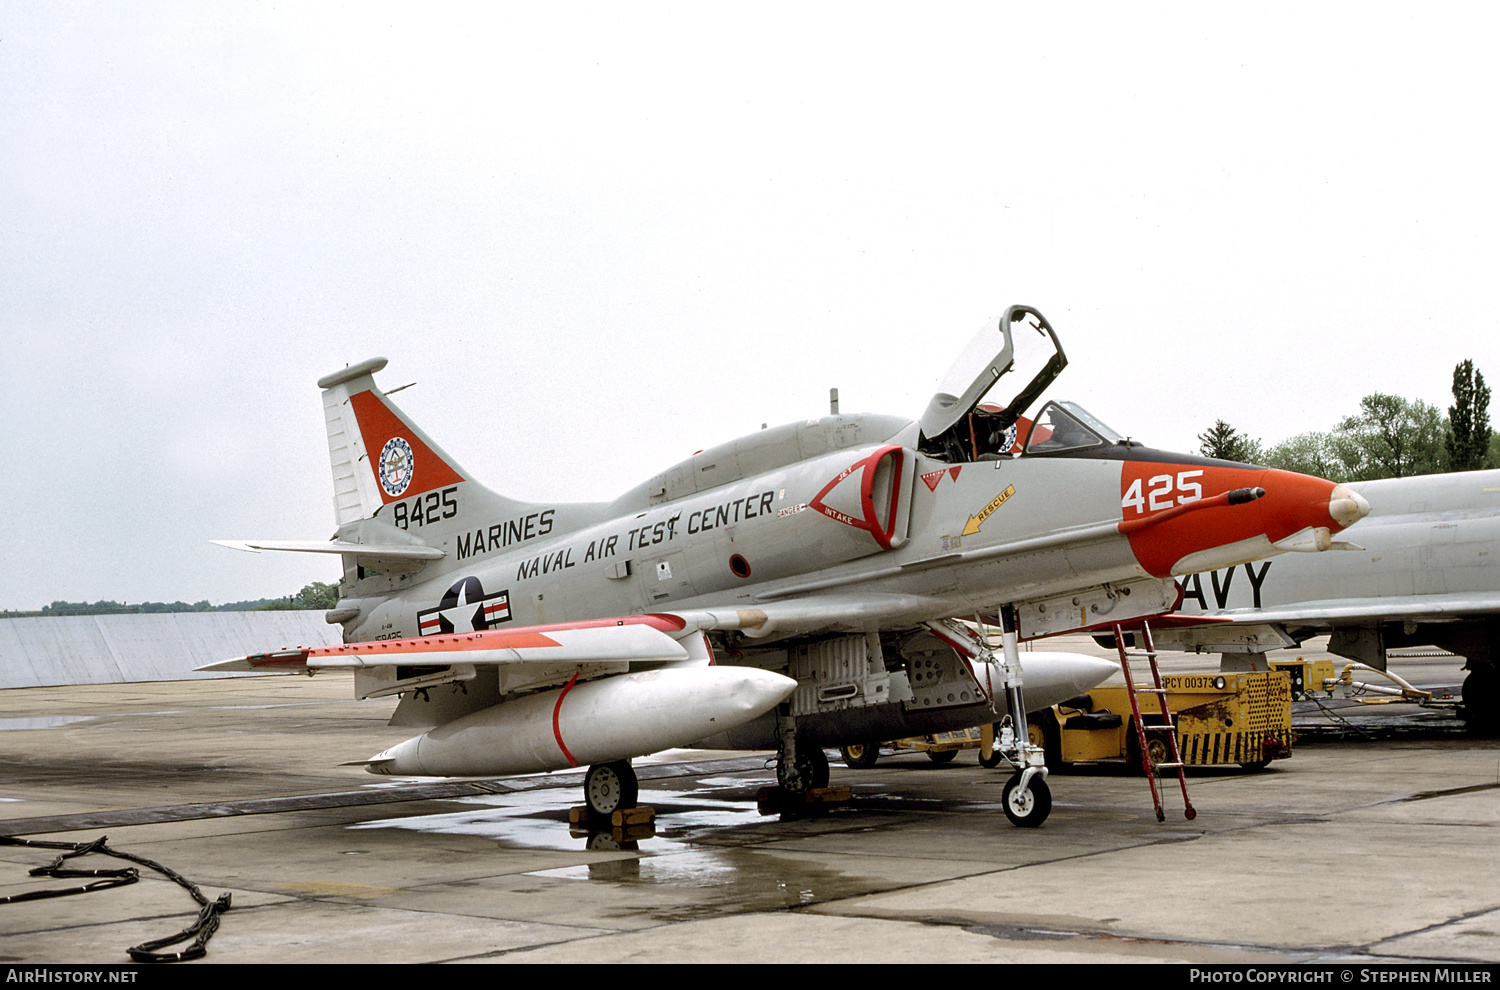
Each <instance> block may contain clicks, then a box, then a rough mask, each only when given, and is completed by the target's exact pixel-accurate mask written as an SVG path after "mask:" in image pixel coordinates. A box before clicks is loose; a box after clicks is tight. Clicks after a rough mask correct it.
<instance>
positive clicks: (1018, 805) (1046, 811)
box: [1000, 772, 1052, 828]
mask: <svg viewBox="0 0 1500 990" xmlns="http://www.w3.org/2000/svg"><path fill="white" fill-rule="evenodd" d="M1024 776H1025V775H1024V772H1020V773H1017V774H1016V775H1015V776H1013V777H1011V778H1010V780H1008V781H1007V782H1006V784H1005V790H1003V791H1001V793H1000V801H1001V803H1002V804H1003V805H1004V806H1005V817H1006V818H1009V819H1010V823H1011V824H1012V825H1014V826H1016V827H1017V828H1036V827H1037V826H1038V825H1040V824H1041V823H1042V822H1044V821H1046V820H1047V816H1048V815H1050V814H1052V789H1051V788H1049V787H1048V786H1047V778H1046V777H1042V776H1033V777H1032V778H1031V780H1030V781H1024V780H1023V778H1024Z"/></svg>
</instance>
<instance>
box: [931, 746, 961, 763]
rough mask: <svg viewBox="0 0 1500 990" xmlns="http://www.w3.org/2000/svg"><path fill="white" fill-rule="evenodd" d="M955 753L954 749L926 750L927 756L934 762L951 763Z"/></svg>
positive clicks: (956, 753)
mask: <svg viewBox="0 0 1500 990" xmlns="http://www.w3.org/2000/svg"><path fill="white" fill-rule="evenodd" d="M957 755H958V750H956V749H929V750H928V751H927V758H928V759H929V760H931V761H932V762H934V763H952V762H953V758H954V757H955V756H957Z"/></svg>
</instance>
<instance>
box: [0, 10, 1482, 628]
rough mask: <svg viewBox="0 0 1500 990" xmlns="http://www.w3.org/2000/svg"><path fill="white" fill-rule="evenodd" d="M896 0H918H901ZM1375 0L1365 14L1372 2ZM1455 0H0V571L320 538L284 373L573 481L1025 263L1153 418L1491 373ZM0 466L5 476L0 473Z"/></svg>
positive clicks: (850, 372) (1264, 429)
mask: <svg viewBox="0 0 1500 990" xmlns="http://www.w3.org/2000/svg"><path fill="white" fill-rule="evenodd" d="M934 8H936V12H934ZM1403 11H1404V12H1403ZM1495 27H1496V25H1495V23H1494V15H1493V14H1492V13H1491V9H1490V8H1487V7H1484V6H1480V5H1477V4H1476V5H1464V4H1449V5H1440V6H1433V5H1422V7H1421V10H1420V13H1418V11H1417V6H1416V5H1410V6H1409V7H1406V8H1398V7H1396V6H1395V5H1369V4H1302V3H1298V4H1287V5H1270V4H1256V5H1250V4H1238V5H1227V4H1213V5H1210V4H1201V3H1193V4H1182V5H1142V4H1104V3H1099V4H1034V3H1028V4H996V3H985V4H974V5H966V4H945V5H931V4H924V5H920V6H919V5H916V4H910V5H896V4H871V3H858V4H855V3H848V4H843V3H836V4H835V3H829V4H808V3H789V4H776V3H759V4H754V5H738V6H733V7H731V6H730V5H726V4H706V3H701V2H696V3H682V4H645V3H632V4H589V3H572V4H566V5H563V4H537V3H525V4H493V3H491V4H483V5H475V6H468V5H434V4H421V5H417V4H402V5H393V6H381V5H378V4H373V3H368V2H360V3H349V4H316V3H308V2H301V0H299V2H297V3H283V4H276V5H271V4H257V3H232V4H231V3H205V2H192V3H182V4H166V3H149V2H137V0H132V2H130V3H100V4H94V3H61V2H46V3H39V2H34V0H0V124H3V134H4V138H3V140H0V416H3V423H4V427H5V431H4V436H5V438H6V442H7V447H8V453H7V456H6V457H5V459H4V463H6V464H7V465H8V466H9V468H10V470H9V471H7V477H8V478H9V480H10V482H11V483H10V484H9V485H8V486H7V487H8V489H9V490H10V491H11V493H12V494H11V495H10V496H9V497H8V498H7V499H6V504H7V505H8V508H9V511H8V512H7V513H6V514H5V515H6V518H7V523H8V525H7V526H6V532H5V537H4V538H3V540H0V546H3V547H4V550H3V551H0V556H3V561H4V566H3V567H0V608H11V609H26V608H38V607H40V606H42V605H44V604H46V603H48V602H50V601H52V600H54V599H67V600H94V599H99V598H115V599H119V600H125V601H130V602H136V601H141V600H167V601H171V600H174V599H185V600H189V601H196V600H199V599H204V598H207V599H209V600H211V601H214V602H222V601H230V600H236V599H242V598H256V597H262V596H272V595H283V594H289V593H292V592H295V591H296V590H297V589H298V588H300V587H301V586H302V585H303V584H305V583H307V582H308V581H313V580H322V581H334V580H336V579H337V578H338V575H339V571H338V565H337V563H336V561H335V560H331V559H328V558H324V557H321V556H312V555H298V554H261V555H251V554H243V553H236V552H235V551H232V550H227V549H224V548H222V547H217V546H213V545H211V544H210V543H209V542H208V541H209V540H210V539H215V538H226V539H245V538H282V539H314V538H324V537H327V536H329V535H330V534H331V533H332V531H333V528H334V523H333V513H332V508H331V492H332V487H331V482H330V480H329V468H328V459H327V447H326V439H325V436H324V432H323V425H322V417H321V408H320V405H319V400H318V391H317V388H316V385H315V384H314V383H315V381H316V379H317V378H318V377H319V376H321V375H323V374H326V373H328V372H330V371H333V370H335V369H337V368H339V367H341V366H343V365H344V364H347V363H350V362H354V361H358V360H361V359H363V358H366V357H370V356H373V355H377V354H378V355H384V356H386V357H388V358H389V359H390V366H389V367H388V368H387V369H386V371H384V372H382V373H381V375H380V376H379V381H380V383H381V385H382V386H383V387H385V388H387V389H391V388H394V387H396V386H398V385H403V384H406V383H408V382H416V383H417V384H416V386H415V387H413V388H410V389H408V390H406V391H404V392H402V393H401V394H400V395H399V396H398V397H397V401H399V403H400V404H401V406H402V407H403V408H404V409H405V410H406V411H407V412H408V413H409V414H411V415H412V416H414V417H415V418H416V420H417V421H418V422H419V423H420V424H421V425H422V426H423V427H424V428H425V429H426V430H427V431H428V432H429V433H431V434H432V435H433V436H434V438H435V439H437V440H438V442H440V443H441V444H443V445H444V446H445V447H446V448H447V449H448V450H449V452H450V453H451V454H453V455H454V456H455V458H456V459H458V460H459V461H460V463H462V464H463V465H464V466H465V467H467V468H469V469H470V470H471V471H473V472H474V473H475V474H476V475H477V476H478V477H479V478H480V479H481V480H483V481H484V482H485V483H487V484H488V485H489V486H490V487H493V488H495V489H497V490H499V491H502V492H504V493H506V494H510V495H514V496H517V497H521V498H527V499H538V500H565V499H581V500H596V499H608V498H613V497H614V496H616V495H618V494H619V493H621V492H623V491H624V490H625V489H627V488H629V487H631V486H633V485H635V484H636V483H638V482H639V481H641V480H644V478H645V477H646V476H647V475H649V474H652V473H655V472H657V471H659V470H661V469H663V468H665V467H667V466H668V465H670V464H672V463H674V462H675V461H677V460H680V459H681V458H683V457H686V456H688V455H690V454H691V453H692V452H693V451H695V450H698V449H700V448H703V447H707V446H710V445H713V444H716V443H721V442H724V441H727V440H730V439H733V438H734V437H736V436H738V435H741V434H743V433H747V432H750V431H752V430H756V429H758V428H759V427H760V425H761V424H762V423H764V422H769V423H772V424H775V423H781V422H788V421H791V420H795V419H803V418H809V417H813V416H817V415H822V414H824V413H826V411H827V406H828V395H827V393H828V388H829V387H830V386H837V387H838V388H839V390H840V394H841V399H842V407H843V410H844V411H845V412H852V411H874V412H888V413H901V414H905V415H909V416H912V417H915V416H917V415H918V414H920V412H921V411H922V409H923V407H924V406H925V404H926V401H927V398H928V396H929V395H930V394H931V392H932V390H933V385H934V383H935V382H936V380H937V379H938V378H939V377H940V376H942V374H943V373H944V372H945V371H946V370H947V368H948V366H949V364H950V363H951V362H952V360H953V358H954V357H955V356H956V354H957V353H958V351H959V350H961V349H962V347H963V346H964V344H965V343H966V342H967V341H968V339H969V337H970V336H971V335H972V334H973V332H974V331H975V330H976V329H977V328H978V327H979V325H980V324H981V322H982V321H983V320H984V319H985V318H986V317H988V316H990V315H993V314H998V313H999V312H1001V311H1002V310H1003V309H1004V307H1005V306H1006V305H1008V304H1010V303H1013V302H1025V303H1029V304H1031V305H1034V306H1036V307H1038V308H1039V309H1041V310H1042V311H1043V312H1044V313H1046V314H1047V316H1048V318H1049V319H1050V320H1051V322H1052V323H1053V325H1054V326H1055V327H1056V328H1057V330H1058V333H1059V335H1060V336H1061V338H1062V341H1063V344H1064V346H1065V348H1066V349H1067V352H1068V355H1069V358H1070V360H1071V364H1070V367H1069V368H1068V370H1067V371H1066V372H1065V373H1064V375H1063V377H1062V378H1061V380H1060V381H1059V382H1058V383H1057V384H1056V385H1055V386H1054V387H1053V389H1052V391H1051V393H1050V394H1051V395H1052V397H1056V398H1071V399H1074V400H1076V401H1079V402H1082V403H1083V404H1084V405H1085V406H1086V407H1088V408H1090V409H1091V410H1092V411H1093V412H1094V413H1095V414H1096V415H1098V416H1099V417H1100V418H1101V419H1103V420H1104V421H1105V422H1107V423H1109V424H1110V425H1112V426H1114V427H1115V428H1116V429H1117V430H1120V431H1121V432H1123V433H1126V434H1129V435H1131V436H1133V437H1136V438H1138V439H1142V440H1145V441H1147V442H1149V443H1151V444H1153V445H1155V446H1160V447H1166V448H1171V449H1179V450H1191V449H1196V447H1197V443H1198V441H1197V434H1199V433H1201V432H1203V431H1204V430H1205V429H1207V428H1208V427H1209V426H1210V425H1212V423H1213V422H1214V420H1215V419H1216V418H1222V419H1225V420H1227V421H1228V422H1230V423H1231V424H1233V425H1234V426H1236V427H1237V428H1239V429H1241V430H1242V431H1244V432H1247V433H1249V434H1250V435H1252V436H1254V437H1258V438H1260V439H1263V440H1266V441H1271V442H1275V441H1279V440H1282V439H1285V438H1287V437H1289V436H1291V435H1293V434H1296V433H1300V432H1305V431H1307V430H1312V429H1318V430H1326V429H1329V428H1331V427H1332V426H1333V425H1334V424H1335V423H1336V422H1337V421H1338V419H1339V418H1341V417H1342V416H1344V415H1347V414H1349V413H1351V412H1353V411H1354V409H1355V407H1356V406H1357V403H1358V400H1359V398H1360V397H1361V396H1363V395H1365V394H1367V393H1370V392H1373V391H1386V392H1395V393H1397V394H1401V395H1404V396H1407V397H1409V398H1420V399H1423V400H1425V401H1427V402H1430V403H1433V404H1435V405H1439V406H1441V407H1444V408H1446V406H1447V405H1448V404H1449V403H1450V402H1451V397H1450V394H1449V386H1450V383H1451V375H1452V369H1453V366H1454V364H1455V363H1457V362H1458V361H1460V360H1462V359H1464V358H1472V359H1474V360H1475V362H1476V363H1477V364H1478V366H1479V368H1480V370H1481V371H1483V372H1485V373H1486V374H1487V375H1489V376H1490V377H1491V380H1492V381H1495V380H1500V344H1497V334H1496V329H1497V308H1496V303H1495V298H1494V297H1495V295H1496V289H1495V286H1496V274H1497V272H1500V193H1497V183H1500V155H1497V146H1496V138H1495V134H1496V129H1497V123H1496V122H1497V120H1500V114H1497V112H1496V107H1495V102H1496V94H1497V93H1500V79H1497V74H1500V69H1497V59H1496V58H1495V55H1494V50H1493V49H1494V38H1495V37H1496V31H1495ZM17 467H19V472H17V471H16V470H15V469H16V468H17Z"/></svg>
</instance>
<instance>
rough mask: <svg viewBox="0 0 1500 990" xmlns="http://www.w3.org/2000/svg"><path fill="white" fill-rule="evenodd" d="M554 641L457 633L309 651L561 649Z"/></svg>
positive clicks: (526, 634)
mask: <svg viewBox="0 0 1500 990" xmlns="http://www.w3.org/2000/svg"><path fill="white" fill-rule="evenodd" d="M561 645H562V644H561V643H559V642H558V641H557V640H555V639H553V638H552V637H550V636H544V635H542V634H541V633H535V632H513V633H511V632H503V633H496V632H483V633H460V634H457V635H453V636H423V637H420V638H417V639H388V640H385V641H383V642H376V643H348V644H345V645H344V646H320V647H318V648H316V649H313V650H311V651H309V652H310V653H311V655H313V656H319V657H337V656H350V655H356V654H358V655H366V656H370V655H373V656H380V655H381V654H391V653H448V652H453V653H457V652H462V651H465V650H529V649H539V648H544V647H548V646H561Z"/></svg>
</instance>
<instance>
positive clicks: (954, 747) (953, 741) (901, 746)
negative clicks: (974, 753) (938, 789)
mask: <svg viewBox="0 0 1500 990" xmlns="http://www.w3.org/2000/svg"><path fill="white" fill-rule="evenodd" d="M991 731H992V730H991V728H990V727H989V726H985V727H984V728H983V729H959V730H958V731H957V732H939V733H937V734H936V735H931V736H913V737H911V738H910V739H894V740H891V741H889V742H885V743H870V744H868V745H862V744H859V743H855V744H853V745H850V746H841V747H839V755H840V756H842V757H843V758H844V765H845V766H846V767H852V768H853V769H855V770H865V769H868V768H869V767H873V766H874V765H875V761H876V760H877V759H879V757H880V747H881V746H882V745H884V746H886V747H888V748H890V749H893V750H895V751H896V752H898V753H899V752H901V751H903V750H906V751H910V752H917V753H926V754H927V758H928V759H929V760H931V761H932V762H934V763H951V762H953V758H954V757H956V756H957V755H958V753H959V750H964V749H977V750H979V763H980V765H981V766H985V767H994V766H997V765H998V764H999V763H1000V753H999V751H998V750H994V749H993V748H991V755H990V756H989V757H986V756H985V755H984V754H985V746H984V735H985V733H988V732H991Z"/></svg>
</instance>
